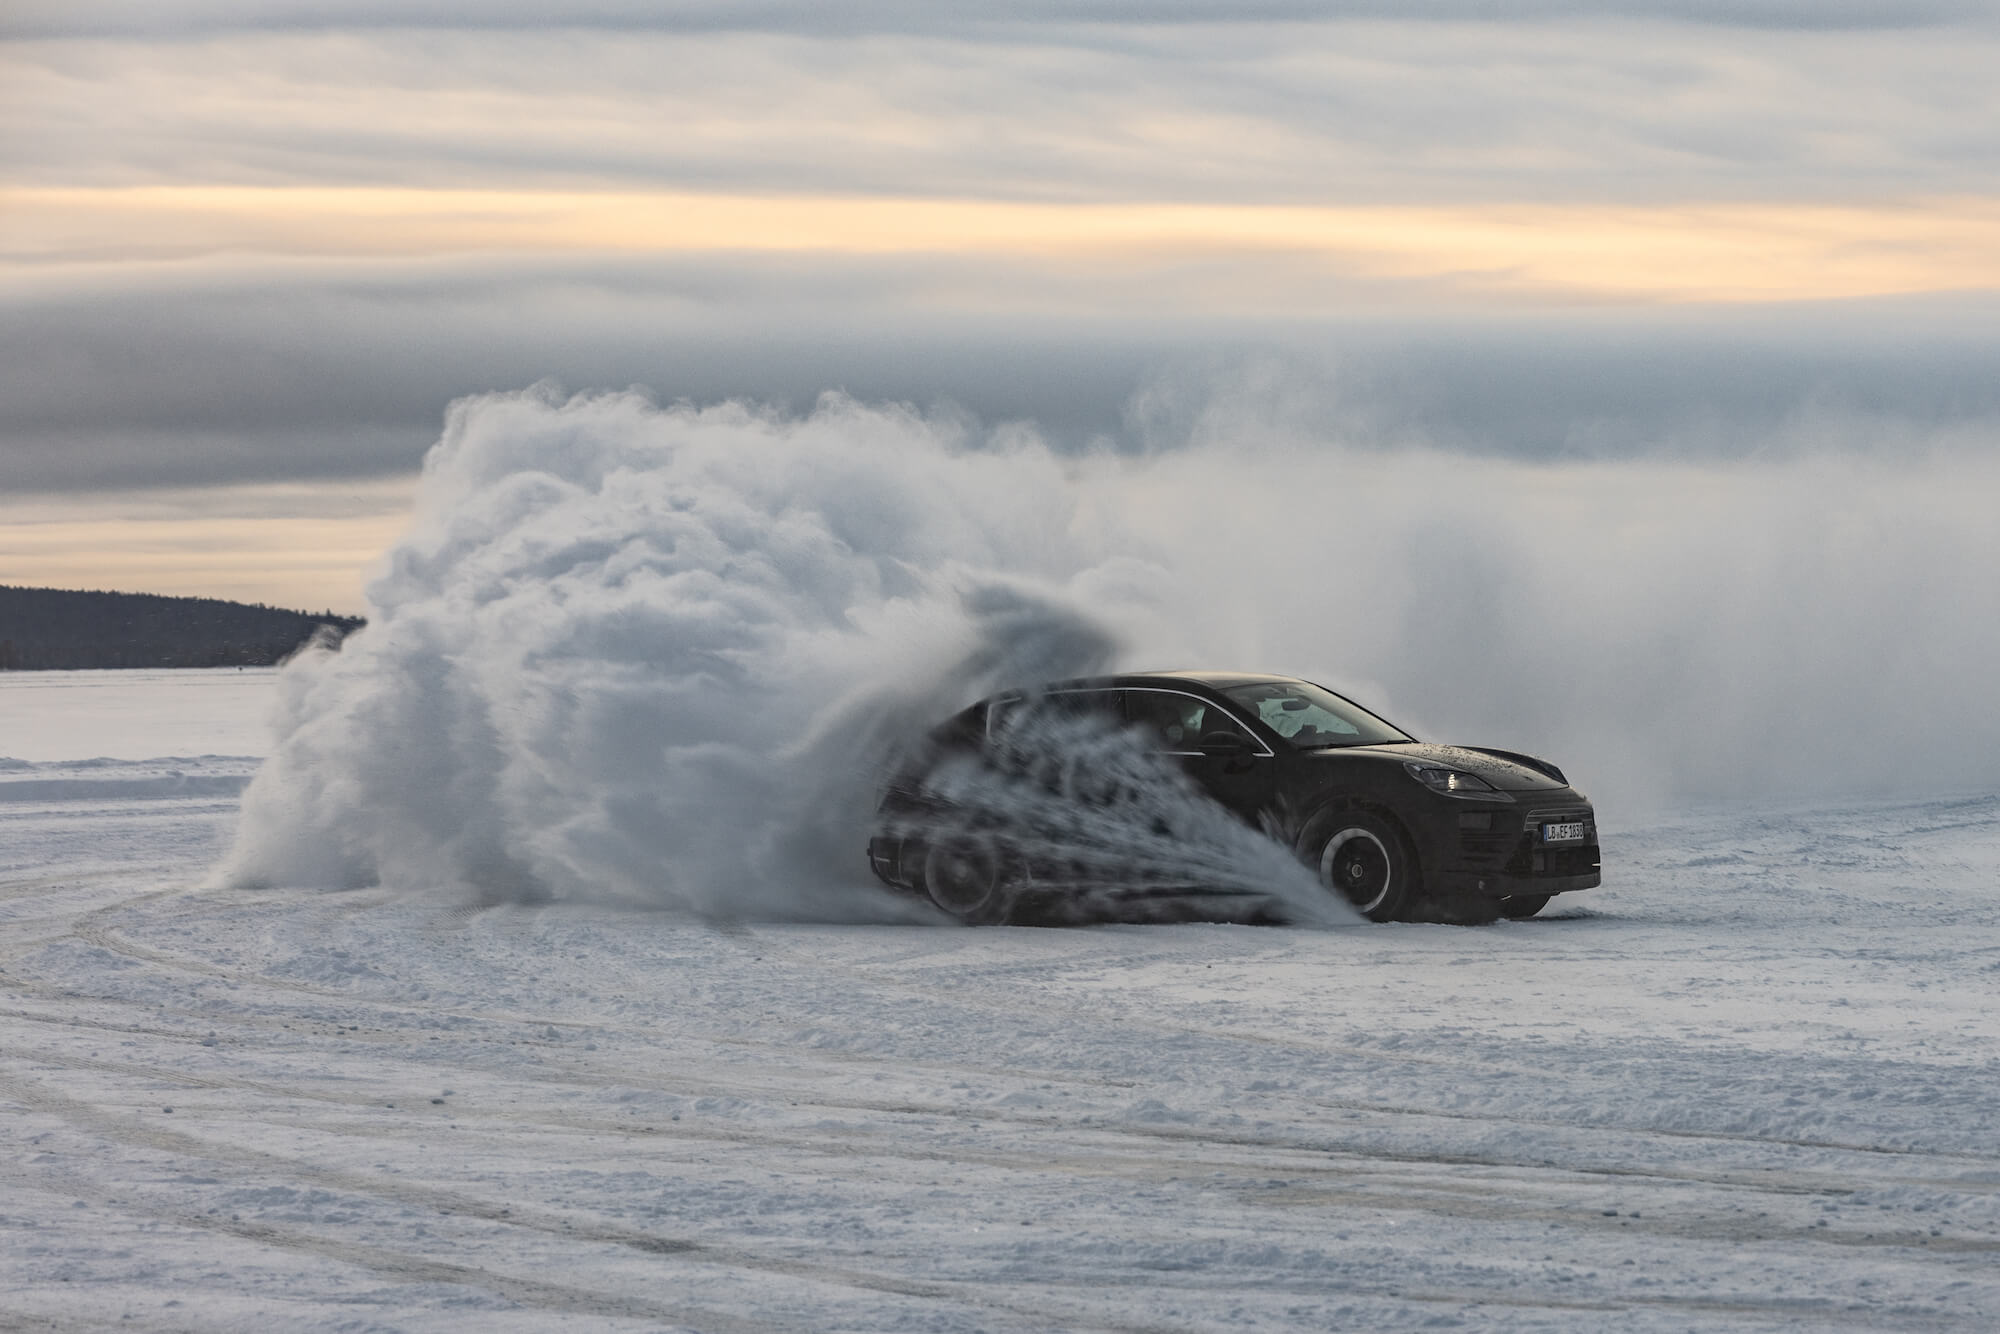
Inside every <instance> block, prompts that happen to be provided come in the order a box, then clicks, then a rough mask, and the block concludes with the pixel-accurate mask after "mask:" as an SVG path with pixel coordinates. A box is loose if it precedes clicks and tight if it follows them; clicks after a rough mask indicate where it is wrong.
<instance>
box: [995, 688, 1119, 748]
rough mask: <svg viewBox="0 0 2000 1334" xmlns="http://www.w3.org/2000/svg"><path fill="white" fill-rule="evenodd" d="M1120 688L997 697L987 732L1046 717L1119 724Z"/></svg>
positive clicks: (1058, 719) (1057, 720)
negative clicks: (1118, 689)
mask: <svg viewBox="0 0 2000 1334" xmlns="http://www.w3.org/2000/svg"><path fill="white" fill-rule="evenodd" d="M1121 693H1122V692H1120V691H1117V690H1057V691H1051V692H1050V693H1048V694H1046V695H1041V694H1035V695H1015V696H1012V697H1011V698H1002V699H996V700H994V701H993V704H992V707H991V708H990V709H989V711H988V714H987V735H988V736H996V737H997V736H999V735H1000V734H1002V733H1003V732H1006V731H1007V730H1009V729H1010V728H1018V727H1022V726H1024V725H1025V726H1028V727H1030V728H1032V727H1033V726H1034V724H1035V723H1036V722H1037V721H1039V720H1043V719H1046V720H1048V721H1050V722H1053V723H1055V724H1057V725H1058V726H1060V725H1061V724H1063V723H1066V722H1070V721H1072V720H1074V721H1084V720H1095V721H1096V722H1097V723H1099V724H1100V725H1102V726H1104V727H1111V728H1115V727H1117V726H1118V725H1119V724H1120V722H1121V721H1122V720H1123V715H1122V713H1121V712H1120V709H1119V695H1120V694H1121Z"/></svg>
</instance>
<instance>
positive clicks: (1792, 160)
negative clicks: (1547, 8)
mask: <svg viewBox="0 0 2000 1334" xmlns="http://www.w3.org/2000/svg"><path fill="white" fill-rule="evenodd" d="M1996 60H2000V34H1995V33H1992V32H1987V31H1984V30H1977V31H1974V30H1964V29H1959V28H1949V29H1944V28H1938V29H1933V28H1907V29H1904V28H1898V29H1885V30H1879V31H1877V30H1870V31H1866V32H1856V31H1847V30H1831V31H1791V30H1786V31H1761V30H1746V31H1734V32H1731V33H1729V34H1727V35H1719V34H1718V33H1717V32H1716V31H1715V30H1713V29H1706V28H1699V27H1690V26H1688V25H1684V24H1677V23H1661V22H1654V21H1634V22H1621V21H1606V20H1601V19H1589V18H1582V19H1576V20H1573V21H1568V22H1564V23H1560V24H1555V23H1548V24H1504V23H1503V24H1490V23H1474V22H1443V23H1424V22H1408V21H1389V20H1368V21H1357V22H1351V23H1330V24H1305V25H1279V26H1268V25H1257V24H1204V25H1195V26H1187V25H1168V26H1164V27H1161V26H1155V25H1134V26H1132V27H1130V28H1125V27H1113V28H1110V29H1094V28H1093V29H1087V30H1086V29H1066V28H1065V29H1044V28H1039V27H1035V26H1033V25H1027V26H1020V27H1016V26H1005V27H1003V28H1001V29H999V30H997V31H996V32H995V33H989V34H983V35H974V36H966V35H962V34H957V33H951V32H944V33H932V32H881V33H869V34H863V35H826V34H813V33H799V32H791V31H770V32H765V31H706V30H700V31H652V30H645V31H633V32H608V31H602V30H592V29H571V28H565V29H559V30H540V29H536V30H510V29H492V30H487V29H479V30H463V29H448V30H442V31H424V32H417V33H413V32H407V31H381V30H371V29H341V28H336V29H330V30H322V29H305V30H291V29H285V30H277V31H258V32H235V31H226V32H218V33H214V34H209V35H204V36H200V37H196V38H187V39H177V40H158V39H154V38H124V39H112V40H46V41H16V42H12V43H6V44H4V46H0V86H4V87H6V88H7V90H8V98H9V111H8V119H9V134H8V136H7V138H6V140H5V142H4V145H0V152H4V158H0V162H4V164H5V170H6V174H7V176H8V178H9V179H11V180H12V181H14V182H16V183H41V184H48V185H57V184H63V185H75V184H124V185H130V184H178V183H189V182H194V183H204V184H224V183H235V184H284V185H314V184H374V185H399V186H420V187H424V188H435V187H440V186H450V187H482V188H503V189H524V188H537V189H555V188H588V189H605V188H619V189H666V190H680V191H693V192H708V193H725V194H726V193H731V192H736V193H744V192H747V193H753V194H777V193H785V194H803V195H815V194H849V195H881V196H893V197H901V198H912V197H914V198H963V199H1044V200H1061V201H1075V200H1096V201H1139V202H1148V203H1157V202H1162V201H1179V202H1206V203H1227V204H1230V205H1245V204H1280V203H1289V204H1302V203H1346V204H1379V203H1384V202H1398V203H1412V202H1423V201H1431V202H1453V203H1457V202H1470V201H1495V200H1506V201H1513V202H1534V203H1543V202H1551V201H1580V200H1588V201H1593V202H1598V203H1609V202H1648V201H1650V202H1662V201H1689V200H1696V201H1715V200H1730V199H1733V200H1759V201H1772V200H1783V199H1809V200H1821V201H1826V202H1837V203H1855V202H1863V201H1866V200H1868V199H1874V198H1880V197H1882V196H1884V195H1885V194H1889V195H1894V196H1897V197H1910V196H1916V195H1926V194H1941V195H1966V194H1977V193H1981V192H1987V193H1991V192H1992V191H1993V190H1994V189H1995V188H1996V183H1997V182H2000V173H1996V168H2000V158H1996V155H1995V154H1994V152H1993V150H1992V136H1991V134H1990V133H1987V132H1986V131H1985V127H1988V126H1991V125H1992V124H1993V123H1994V120H1995V118H1996V116H1997V115H2000V91H1996V86H1995V81H1994V80H1992V79H1991V78H1990V77H1988V75H1989V72H1990V70H1991V69H1992V68H1993V67H1994V65H1995V63H1996ZM112 89H115V90H116V92H115V95H111V94H110V92H109V90H112Z"/></svg>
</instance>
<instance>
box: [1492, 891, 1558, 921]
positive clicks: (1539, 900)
mask: <svg viewBox="0 0 2000 1334" xmlns="http://www.w3.org/2000/svg"><path fill="white" fill-rule="evenodd" d="M1552 897H1553V896H1552V895H1549V894H1516V895H1514V896H1513V897H1512V898H1505V899H1502V900H1500V915H1501V916H1502V917H1506V918H1510V919H1512V920H1513V921H1516V922H1520V921H1525V920H1526V919H1528V918H1530V917H1533V916H1534V915H1535V914H1536V913H1538V912H1540V911H1541V910H1542V909H1544V908H1546V907H1548V906H1549V899H1550V898H1552Z"/></svg>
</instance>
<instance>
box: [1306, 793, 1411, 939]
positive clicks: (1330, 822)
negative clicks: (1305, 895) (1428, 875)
mask: <svg viewBox="0 0 2000 1334" xmlns="http://www.w3.org/2000/svg"><path fill="white" fill-rule="evenodd" d="M1301 851H1303V852H1304V853H1305V858H1306V864H1307V865H1308V866H1310V867H1311V868H1312V869H1313V870H1314V871H1316V872H1317V873H1318V874H1319V881H1320V883H1321V884H1322V885H1325V886H1326V887H1327V888H1328V889H1330V890H1332V891H1333V892H1334V893H1336V894H1339V895H1340V896H1341V897H1342V898H1344V899H1346V900H1347V901H1348V903H1350V904H1352V905H1353V907H1354V910H1355V911H1356V912H1358V913H1360V914H1361V915H1362V916H1363V917H1366V918H1367V919H1368V920H1369V921H1371V922H1393V921H1395V920H1396V918H1397V917H1398V916H1400V915H1401V914H1402V912H1403V909H1404V908H1405V907H1406V906H1407V905H1408V904H1409V903H1411V902H1412V901H1413V900H1414V898H1415V897H1416V892H1417V864H1416V858H1415V857H1413V856H1411V855H1410V850H1409V845H1408V844H1407V843H1406V842H1404V839H1403V833H1402V831H1401V830H1400V829H1398V828H1396V826H1395V825H1393V824H1391V823H1390V822H1389V821H1388V820H1387V819H1385V818H1383V817H1382V816H1380V815H1377V814H1376V813H1375V812H1373V811H1369V810H1363V809H1360V808H1358V807H1350V808H1348V809H1345V810H1336V811H1329V812H1327V813H1326V814H1325V815H1324V816H1323V817H1321V818H1320V819H1318V820H1315V821H1314V822H1313V827H1312V828H1311V829H1309V831H1308V833H1307V836H1306V838H1305V840H1304V841H1303V846H1302V848H1301Z"/></svg>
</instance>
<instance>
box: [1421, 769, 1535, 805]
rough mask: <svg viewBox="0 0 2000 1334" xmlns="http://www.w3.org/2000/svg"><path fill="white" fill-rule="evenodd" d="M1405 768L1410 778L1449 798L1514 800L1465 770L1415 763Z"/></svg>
mask: <svg viewBox="0 0 2000 1334" xmlns="http://www.w3.org/2000/svg"><path fill="white" fill-rule="evenodd" d="M1403 767H1404V768H1405V769H1408V770H1409V771H1410V777H1412V778H1414V779H1416V780H1417V781H1418V782H1419V783H1422V784H1423V785H1424V786H1425V787H1427V788H1429V789H1430V790H1431V791H1433V792H1437V793H1441V794H1443V795H1444V796H1447V797H1459V798H1462V799H1463V800H1466V801H1512V800H1514V798H1512V797H1511V796H1509V795H1507V794H1506V793H1505V792H1502V791H1501V790H1500V789H1499V788H1496V787H1494V786H1493V784H1491V783H1489V782H1487V781H1486V780H1485V779H1484V778H1481V777H1480V776H1479V775H1478V774H1469V773H1467V772H1466V771H1465V770H1463V769H1452V768H1449V767H1447V766H1445V765H1442V764H1418V763H1416V762H1414V761H1412V762H1410V763H1408V764H1405V765H1404V766H1403Z"/></svg>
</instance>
